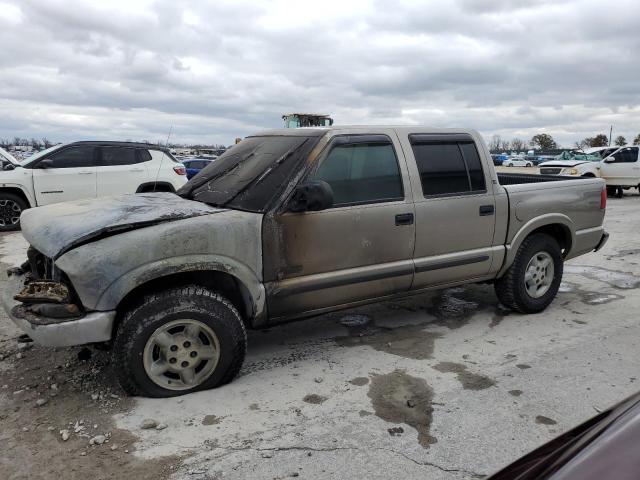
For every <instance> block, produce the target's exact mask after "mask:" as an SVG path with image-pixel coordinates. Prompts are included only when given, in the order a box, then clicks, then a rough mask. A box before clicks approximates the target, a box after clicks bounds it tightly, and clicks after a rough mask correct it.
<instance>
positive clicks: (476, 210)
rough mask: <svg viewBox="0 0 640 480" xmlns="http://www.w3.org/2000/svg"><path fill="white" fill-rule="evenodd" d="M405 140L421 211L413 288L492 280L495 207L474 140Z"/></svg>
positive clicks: (410, 137)
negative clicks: (486, 276) (490, 277)
mask: <svg viewBox="0 0 640 480" xmlns="http://www.w3.org/2000/svg"><path fill="white" fill-rule="evenodd" d="M400 136H401V141H402V147H403V149H404V152H405V155H406V156H407V165H408V168H409V173H410V176H411V181H412V185H413V192H414V201H415V209H416V248H415V254H414V260H415V269H416V273H415V276H414V281H413V284H412V287H411V288H412V289H421V288H425V287H429V286H432V285H439V284H446V283H450V282H456V281H459V280H470V279H473V278H478V277H482V276H483V275H487V274H488V273H489V272H490V269H491V262H492V259H493V254H494V247H493V246H492V245H493V236H494V230H495V219H496V214H495V211H496V202H495V198H494V194H493V188H492V186H493V185H492V184H491V176H490V175H488V174H487V172H485V171H484V168H487V165H486V164H484V165H483V162H482V161H481V159H480V155H479V152H478V148H477V147H476V143H475V142H474V139H473V138H472V137H471V136H470V135H468V134H438V135H431V134H420V133H416V134H404V135H403V134H400ZM489 168H490V167H489ZM500 248H502V247H500Z"/></svg>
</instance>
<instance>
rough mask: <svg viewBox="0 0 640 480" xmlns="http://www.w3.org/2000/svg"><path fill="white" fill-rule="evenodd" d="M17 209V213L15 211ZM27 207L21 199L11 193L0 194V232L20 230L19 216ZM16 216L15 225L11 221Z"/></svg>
mask: <svg viewBox="0 0 640 480" xmlns="http://www.w3.org/2000/svg"><path fill="white" fill-rule="evenodd" d="M16 208H19V209H20V211H19V212H17V211H16V210H15V209H16ZM27 208H29V205H27V202H25V201H24V200H23V199H22V198H21V197H19V196H18V195H15V194H13V193H4V192H2V193H0V219H1V221H0V232H10V231H12V230H18V229H19V228H20V220H19V218H20V214H22V212H24V211H25V210H26V209H27ZM16 214H17V216H18V221H17V223H12V219H13V218H15V216H16Z"/></svg>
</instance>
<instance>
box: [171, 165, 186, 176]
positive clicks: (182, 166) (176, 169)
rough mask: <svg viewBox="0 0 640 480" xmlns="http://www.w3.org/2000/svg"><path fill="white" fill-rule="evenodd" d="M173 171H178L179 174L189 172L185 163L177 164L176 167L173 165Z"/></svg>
mask: <svg viewBox="0 0 640 480" xmlns="http://www.w3.org/2000/svg"><path fill="white" fill-rule="evenodd" d="M173 171H174V172H176V173H177V174H178V175H186V174H187V169H186V168H184V165H176V166H175V167H173Z"/></svg>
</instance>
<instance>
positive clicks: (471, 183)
mask: <svg viewBox="0 0 640 480" xmlns="http://www.w3.org/2000/svg"><path fill="white" fill-rule="evenodd" d="M410 140H411V148H412V149H413V155H414V157H415V159H416V163H417V165H418V171H419V172H420V182H421V184H422V193H423V194H424V196H425V197H428V196H434V195H453V194H465V193H470V192H482V191H486V185H485V179H484V173H483V170H482V165H481V163H480V157H479V155H478V151H477V149H476V146H475V144H474V143H473V142H472V141H434V142H425V143H422V142H420V141H419V140H415V141H414V139H412V138H411V137H410Z"/></svg>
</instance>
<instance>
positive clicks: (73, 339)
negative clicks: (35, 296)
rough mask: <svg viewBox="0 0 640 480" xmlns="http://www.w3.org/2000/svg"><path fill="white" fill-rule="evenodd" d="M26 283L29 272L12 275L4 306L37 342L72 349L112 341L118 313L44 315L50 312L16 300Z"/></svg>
mask: <svg viewBox="0 0 640 480" xmlns="http://www.w3.org/2000/svg"><path fill="white" fill-rule="evenodd" d="M26 280H27V274H25V273H17V272H12V273H11V275H10V276H9V279H8V281H7V285H6V287H5V289H4V291H3V292H2V305H3V307H4V309H5V310H6V312H7V314H8V315H9V317H10V318H11V320H13V322H14V323H15V324H16V325H17V326H18V327H19V328H20V329H21V330H23V331H24V332H25V333H26V334H27V335H29V337H31V338H32V339H33V340H34V341H35V342H36V343H38V344H40V345H45V346H49V347H70V346H73V345H84V344H86V343H97V342H106V341H107V340H110V339H111V333H112V330H113V323H114V321H115V317H116V312H115V311H108V312H80V311H68V312H67V313H66V314H62V315H61V314H60V312H58V311H56V310H51V312H52V313H51V315H48V316H47V315H42V314H41V313H45V312H47V311H48V310H47V309H46V308H45V309H42V308H41V309H40V310H38V309H34V308H31V307H29V306H28V305H26V304H24V303H22V302H20V301H18V300H16V299H15V298H14V297H16V296H18V297H20V294H21V293H24V292H25V288H24V287H25V283H26ZM34 293H39V292H34ZM36 312H40V313H36Z"/></svg>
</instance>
